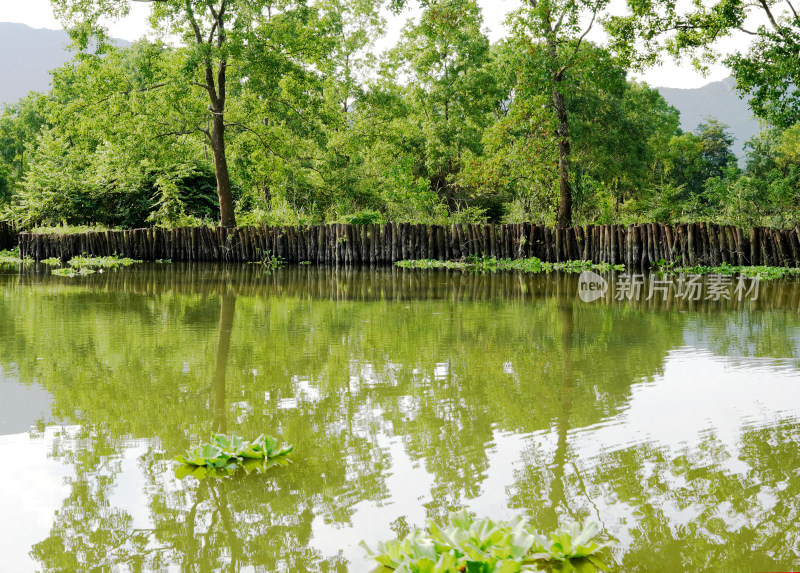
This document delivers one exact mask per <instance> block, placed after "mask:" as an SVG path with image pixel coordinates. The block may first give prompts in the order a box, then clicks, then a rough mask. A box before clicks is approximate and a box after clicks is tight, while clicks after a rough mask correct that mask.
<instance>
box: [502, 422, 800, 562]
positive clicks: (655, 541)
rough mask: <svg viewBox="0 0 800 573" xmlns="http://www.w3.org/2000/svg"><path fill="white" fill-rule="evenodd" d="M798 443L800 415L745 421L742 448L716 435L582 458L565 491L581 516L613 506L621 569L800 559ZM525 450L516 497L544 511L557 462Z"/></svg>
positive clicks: (609, 522) (611, 521)
mask: <svg viewBox="0 0 800 573" xmlns="http://www.w3.org/2000/svg"><path fill="white" fill-rule="evenodd" d="M798 443H800V424H798V423H797V422H782V423H779V424H778V425H777V426H774V427H768V428H755V429H752V428H751V429H745V430H744V431H743V432H742V434H741V437H740V442H739V444H737V446H736V448H737V450H738V455H737V454H735V453H734V452H732V451H731V447H730V446H725V445H724V444H722V443H721V442H720V441H719V440H718V439H717V438H715V437H714V436H713V435H711V436H708V437H707V438H706V439H705V440H703V441H702V442H701V443H699V444H698V445H697V446H694V447H692V448H691V449H689V448H687V449H685V450H683V451H680V452H677V453H670V452H669V451H667V450H666V449H664V448H658V447H654V446H652V445H648V444H642V445H638V446H634V447H630V448H626V449H622V450H618V451H615V452H611V453H606V454H601V455H599V456H598V457H597V458H595V459H592V460H578V459H573V460H572V461H571V462H570V464H569V465H570V470H569V471H568V472H567V475H566V476H565V480H564V484H565V486H566V488H565V492H564V493H565V495H564V500H563V501H564V504H565V506H566V507H569V508H570V509H569V512H568V513H569V515H570V517H571V518H573V519H575V518H583V517H585V516H594V517H596V516H597V505H604V506H607V507H606V509H605V510H604V511H603V515H602V518H603V520H604V522H605V523H604V525H605V526H606V527H607V528H608V529H609V530H610V531H612V532H616V533H617V535H619V536H620V537H621V538H622V539H630V545H629V546H623V547H621V548H620V550H619V551H618V553H619V555H618V557H619V558H620V570H621V571H642V572H645V571H646V572H650V571H785V570H788V569H787V568H796V567H797V565H798V564H800V558H798V556H797V549H798V538H797V530H798V526H800V475H799V474H798V472H797V471H796V468H797V467H800V453H798V449H797V444H798ZM734 455H735V457H734ZM526 458H527V460H526V464H525V466H524V468H523V469H522V470H520V471H518V472H517V482H516V485H515V486H514V492H515V493H514V494H513V495H512V504H513V505H515V506H517V507H523V508H525V509H527V510H529V511H530V512H531V513H532V514H533V515H534V518H535V519H536V518H539V516H540V515H541V514H542V512H545V513H546V511H547V510H548V509H549V508H548V507H547V503H546V501H543V500H541V498H540V496H537V492H536V489H537V487H538V486H539V485H540V484H543V483H548V480H549V479H550V476H549V475H548V474H549V473H550V472H552V470H543V469H542V468H543V466H542V459H541V457H540V455H538V454H537V452H536V451H535V450H529V451H528V452H526ZM565 513H567V512H565Z"/></svg>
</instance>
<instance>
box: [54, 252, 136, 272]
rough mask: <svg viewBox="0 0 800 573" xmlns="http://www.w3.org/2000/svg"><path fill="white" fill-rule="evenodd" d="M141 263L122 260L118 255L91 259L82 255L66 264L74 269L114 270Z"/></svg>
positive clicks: (132, 260)
mask: <svg viewBox="0 0 800 573" xmlns="http://www.w3.org/2000/svg"><path fill="white" fill-rule="evenodd" d="M141 262H142V261H137V260H134V259H128V258H123V257H120V256H118V255H111V256H108V257H92V256H89V255H86V254H85V253H84V254H83V255H80V256H77V257H72V258H71V259H70V260H69V263H67V264H68V265H69V266H70V267H72V268H75V269H116V268H119V267H129V266H131V265H135V264H137V263H141Z"/></svg>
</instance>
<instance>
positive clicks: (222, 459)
mask: <svg viewBox="0 0 800 573" xmlns="http://www.w3.org/2000/svg"><path fill="white" fill-rule="evenodd" d="M292 449H293V446H284V447H281V448H279V447H278V440H277V439H275V438H273V437H272V436H264V435H263V434H262V435H260V436H259V437H257V438H256V439H255V440H252V441H249V442H248V441H246V440H244V439H243V438H240V437H239V436H227V435H225V434H217V435H215V436H214V438H213V439H212V441H211V442H209V443H206V444H202V445H200V446H196V447H194V448H191V449H190V450H187V452H186V454H185V455H182V456H176V457H175V461H177V462H178V464H180V465H179V466H178V468H177V469H176V475H177V476H178V478H181V479H182V478H184V477H187V476H190V475H191V476H193V477H196V478H198V479H203V478H206V477H224V476H228V475H232V474H233V473H234V472H236V471H237V470H239V469H242V470H244V471H245V472H246V473H251V472H264V471H266V470H268V469H269V468H271V467H273V466H283V465H286V464H288V463H290V461H291V460H290V459H289V455H290V454H291V452H292Z"/></svg>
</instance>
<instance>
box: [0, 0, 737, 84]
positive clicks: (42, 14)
mask: <svg viewBox="0 0 800 573" xmlns="http://www.w3.org/2000/svg"><path fill="white" fill-rule="evenodd" d="M479 1H480V4H481V6H482V7H483V13H484V20H485V25H486V27H487V28H488V29H489V36H490V38H491V39H492V40H496V39H498V38H500V37H502V36H503V35H505V33H506V30H505V27H504V26H503V21H504V20H505V17H506V15H507V14H508V13H509V12H510V11H511V10H513V9H515V8H516V7H518V6H519V0H479ZM132 5H133V8H132V12H131V14H130V16H129V17H128V18H126V19H125V20H122V21H120V22H116V23H114V24H112V26H111V31H112V35H113V36H114V37H116V38H121V39H123V40H129V41H133V40H137V39H139V38H141V37H142V36H143V35H145V34H146V33H147V31H148V25H147V22H146V18H147V14H148V12H149V10H150V7H149V6H148V5H147V4H146V3H138V2H133V3H132ZM411 15H413V13H409V12H406V13H405V14H403V15H401V16H399V17H397V18H394V19H393V20H391V21H390V22H389V30H388V34H387V38H386V39H385V40H384V41H382V42H381V43H380V45H379V47H380V48H386V47H388V46H389V45H391V44H392V43H393V42H394V41H396V39H397V37H398V36H399V30H400V28H401V26H402V24H403V22H405V20H406V19H407V18H408V17H410V16H411ZM0 21H1V22H16V23H20V24H27V25H28V26H31V27H32V28H50V29H60V28H61V25H60V23H59V22H58V20H57V19H56V18H55V17H54V16H53V11H52V9H51V7H50V1H49V0H0ZM743 41H747V40H746V39H743V38H741V37H739V38H730V39H727V40H726V41H724V42H723V43H722V44H721V45H720V49H721V50H722V51H723V53H724V52H726V51H727V50H733V49H735V48H741V45H742V42H743ZM729 75H730V72H729V71H728V69H727V68H725V67H724V66H722V65H715V66H712V67H711V69H710V73H709V74H708V75H707V76H706V77H703V76H702V75H701V74H699V73H697V72H696V71H694V70H693V69H692V68H691V66H690V65H689V64H688V63H686V64H682V65H679V64H675V63H672V62H667V63H665V65H663V66H660V67H658V68H653V69H650V70H647V71H645V72H644V73H643V74H638V75H636V76H634V77H635V78H636V79H639V80H643V81H646V82H647V83H648V84H650V85H651V86H653V87H676V88H696V87H700V86H703V85H705V84H707V83H709V82H712V81H718V80H721V79H724V78H726V77H728V76H729Z"/></svg>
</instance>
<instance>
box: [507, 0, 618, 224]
mask: <svg viewBox="0 0 800 573" xmlns="http://www.w3.org/2000/svg"><path fill="white" fill-rule="evenodd" d="M607 5H608V0H526V2H525V4H524V6H523V7H522V8H521V9H520V10H519V11H518V12H517V13H516V15H515V16H514V19H513V23H514V32H515V34H516V35H517V36H520V37H521V38H522V39H523V40H525V41H527V42H528V43H529V45H530V54H531V57H537V58H541V61H542V63H543V64H544V65H543V67H544V69H545V70H546V74H547V75H546V80H547V82H548V84H549V92H550V97H551V104H550V105H551V106H552V109H553V111H554V114H555V117H556V141H557V146H558V179H559V201H558V214H557V217H556V222H557V224H558V226H559V227H568V226H569V225H571V224H572V204H573V190H572V183H571V181H570V161H571V158H572V157H571V155H572V145H571V135H570V117H569V111H568V109H567V94H566V93H565V89H566V84H567V81H568V78H569V75H570V74H571V73H572V72H573V71H574V70H575V69H576V68H580V66H581V64H582V61H583V60H582V57H581V54H582V49H583V47H584V40H585V39H586V37H587V35H588V34H589V32H591V30H592V28H593V27H594V24H595V22H597V20H598V19H599V17H600V16H601V15H602V13H603V11H604V10H605V9H606V7H607ZM540 48H541V49H540Z"/></svg>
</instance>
